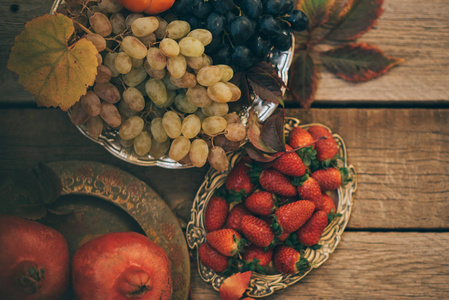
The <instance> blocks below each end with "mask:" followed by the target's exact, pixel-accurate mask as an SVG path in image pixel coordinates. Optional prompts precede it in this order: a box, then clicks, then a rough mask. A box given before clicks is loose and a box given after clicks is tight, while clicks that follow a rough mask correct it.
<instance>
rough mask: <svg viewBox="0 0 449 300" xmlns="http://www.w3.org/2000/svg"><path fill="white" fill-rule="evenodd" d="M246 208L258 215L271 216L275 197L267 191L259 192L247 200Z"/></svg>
mask: <svg viewBox="0 0 449 300" xmlns="http://www.w3.org/2000/svg"><path fill="white" fill-rule="evenodd" d="M245 206H246V208H248V209H249V210H250V211H251V212H253V213H255V214H256V215H261V216H269V215H271V214H272V213H273V211H274V209H275V206H274V195H273V194H272V193H269V192H266V191H258V192H255V193H253V194H251V195H250V196H249V197H248V198H246V199H245Z"/></svg>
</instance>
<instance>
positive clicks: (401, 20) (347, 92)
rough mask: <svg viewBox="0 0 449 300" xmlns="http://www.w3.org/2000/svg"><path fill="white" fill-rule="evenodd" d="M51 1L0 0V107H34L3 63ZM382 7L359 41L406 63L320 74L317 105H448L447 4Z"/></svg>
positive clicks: (409, 2) (401, 0)
mask: <svg viewBox="0 0 449 300" xmlns="http://www.w3.org/2000/svg"><path fill="white" fill-rule="evenodd" d="M342 1H343V0H339V2H342ZM52 3H53V1H52V0H42V1H33V0H2V1H1V2H0V27H1V28H2V31H1V33H0V89H1V90H2V95H1V96H0V103H1V104H9V105H35V102H34V99H33V97H32V96H31V95H30V94H29V93H27V92H25V91H24V90H23V88H22V87H21V86H20V85H19V84H18V83H17V76H16V75H15V74H13V73H12V72H10V71H8V70H6V62H7V59H8V56H9V53H10V49H11V47H12V45H13V41H14V37H15V36H16V35H18V34H19V33H20V31H21V30H22V29H23V27H24V24H25V22H27V21H29V20H31V19H32V18H34V17H37V16H39V15H42V14H44V13H47V12H48V11H49V9H50V7H51V5H52ZM12 4H18V5H19V10H18V11H17V12H16V13H12V12H11V11H10V7H11V5H12ZM384 8H385V12H384V13H383V15H382V16H381V18H380V19H379V21H378V23H377V26H376V27H375V28H374V29H372V30H371V31H370V32H368V33H366V34H365V35H364V36H363V37H362V38H361V39H360V40H359V41H360V42H367V43H371V44H374V45H377V46H379V47H380V49H382V50H383V51H384V52H385V54H386V55H389V56H396V57H402V58H405V59H406V62H405V63H404V64H402V65H400V66H399V67H396V68H394V69H393V70H391V71H390V72H389V73H387V75H385V76H382V77H380V78H378V79H375V80H373V81H370V82H366V83H363V84H353V83H348V82H345V81H344V80H341V79H338V78H336V77H335V76H334V75H332V74H330V73H327V72H322V73H321V76H322V79H321V81H320V82H319V87H318V92H317V95H316V99H317V102H321V103H347V102H352V103H354V102H357V103H367V102H377V103H378V102H405V103H409V102H414V101H421V102H429V103H438V102H448V101H449V90H448V89H446V88H445V87H446V85H447V83H448V82H449V18H447V12H448V11H449V1H446V0H426V1H424V0H385V3H384ZM318 67H320V68H321V66H320V65H319V66H318Z"/></svg>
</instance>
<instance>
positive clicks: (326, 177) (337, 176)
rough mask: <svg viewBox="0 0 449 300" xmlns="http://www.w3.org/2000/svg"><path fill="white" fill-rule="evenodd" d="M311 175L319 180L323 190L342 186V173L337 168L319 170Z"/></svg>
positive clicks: (331, 189)
mask: <svg viewBox="0 0 449 300" xmlns="http://www.w3.org/2000/svg"><path fill="white" fill-rule="evenodd" d="M311 176H312V177H313V178H314V179H315V180H316V181H317V182H318V184H319V185H320V188H321V190H322V191H323V192H325V191H333V190H336V189H338V188H339V187H340V186H341V173H340V171H339V170H337V169H335V168H328V169H321V170H317V171H315V172H313V173H312V175H311Z"/></svg>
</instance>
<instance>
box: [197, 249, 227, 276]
mask: <svg viewBox="0 0 449 300" xmlns="http://www.w3.org/2000/svg"><path fill="white" fill-rule="evenodd" d="M198 255H199V256H200V260H201V262H202V263H203V265H205V266H206V267H209V268H211V269H212V270H214V271H215V272H223V271H224V270H226V269H227V268H228V266H229V263H228V257H226V256H224V255H223V254H221V253H220V252H218V251H217V250H215V249H214V248H212V247H211V246H210V245H209V244H208V243H203V244H201V245H200V247H199V248H198Z"/></svg>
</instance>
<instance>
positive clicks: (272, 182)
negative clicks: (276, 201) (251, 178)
mask: <svg viewBox="0 0 449 300" xmlns="http://www.w3.org/2000/svg"><path fill="white" fill-rule="evenodd" d="M259 183H260V185H261V186H262V188H263V189H264V190H266V191H268V192H272V193H275V194H276V195H280V196H286V197H293V196H296V189H295V187H294V185H293V184H292V183H291V182H290V179H289V178H288V177H287V176H285V175H284V174H282V173H281V172H279V171H277V170H275V169H271V168H269V169H265V170H263V171H262V173H261V174H260V177H259Z"/></svg>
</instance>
